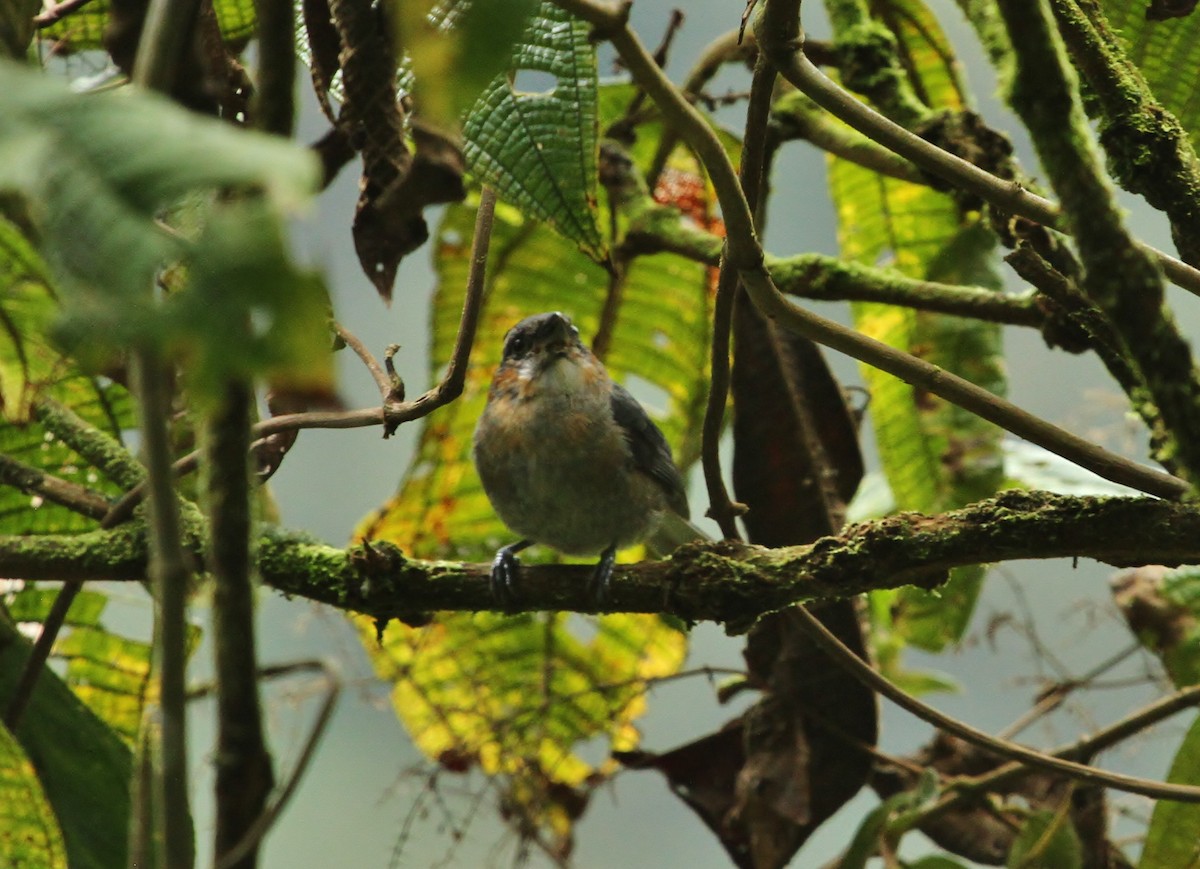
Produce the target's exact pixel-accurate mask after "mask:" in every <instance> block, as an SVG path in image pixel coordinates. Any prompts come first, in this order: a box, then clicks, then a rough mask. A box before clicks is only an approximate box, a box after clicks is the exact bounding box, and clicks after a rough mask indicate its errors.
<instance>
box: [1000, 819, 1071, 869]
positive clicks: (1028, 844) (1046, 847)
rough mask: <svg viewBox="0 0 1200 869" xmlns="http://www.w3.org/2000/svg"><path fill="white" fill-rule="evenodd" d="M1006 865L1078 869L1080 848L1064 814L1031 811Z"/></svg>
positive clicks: (1024, 868) (1011, 868)
mask: <svg viewBox="0 0 1200 869" xmlns="http://www.w3.org/2000/svg"><path fill="white" fill-rule="evenodd" d="M1005 865H1006V866H1007V867H1008V869H1080V867H1082V865H1083V848H1082V846H1081V845H1080V844H1079V836H1078V835H1076V833H1075V827H1074V826H1073V825H1072V824H1071V821H1070V819H1069V818H1068V817H1067V815H1066V813H1057V814H1056V813H1054V812H1048V811H1036V812H1033V813H1031V814H1030V816H1029V818H1028V819H1027V820H1026V821H1025V824H1024V826H1022V827H1021V832H1019V833H1018V834H1017V838H1016V841H1014V842H1013V846H1012V849H1011V850H1010V851H1009V852H1008V862H1007V863H1005Z"/></svg>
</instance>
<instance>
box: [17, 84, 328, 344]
mask: <svg viewBox="0 0 1200 869" xmlns="http://www.w3.org/2000/svg"><path fill="white" fill-rule="evenodd" d="M0 117H3V118H4V120H5V123H4V126H3V128H0V188H3V189H7V190H10V191H16V192H19V193H22V194H24V195H25V197H26V198H27V200H28V201H29V205H30V210H31V212H32V214H33V217H34V219H35V221H36V222H37V223H38V225H39V228H40V231H41V237H42V245H43V250H44V253H45V254H46V257H47V260H48V261H49V262H50V264H51V266H52V268H53V269H54V271H55V273H56V276H57V277H58V279H59V289H60V291H61V292H62V300H63V304H64V308H65V310H66V313H67V314H68V315H69V316H70V317H71V322H73V323H74V325H75V330H74V334H75V335H76V336H77V337H79V336H80V335H81V333H82V335H83V336H85V337H86V338H87V339H88V340H87V341H86V343H84V344H83V345H81V348H79V349H83V350H90V353H89V356H90V357H91V359H92V360H93V361H99V360H101V359H103V358H104V353H105V352H115V351H116V350H119V349H124V348H125V347H127V346H128V344H129V343H130V342H133V341H140V342H144V341H147V340H151V339H154V338H156V337H158V335H159V328H160V325H161V324H160V323H159V321H158V320H157V319H156V317H155V316H154V314H155V306H154V305H153V304H152V298H151V293H150V288H151V280H152V278H153V276H154V275H155V273H156V272H157V270H159V269H160V268H162V267H163V266H165V265H166V264H168V263H170V262H173V261H175V260H179V259H186V258H187V255H188V254H195V253H197V251H199V252H201V253H202V252H203V249H202V248H203V243H204V242H205V241H206V240H207V239H205V237H203V236H202V237H201V240H200V241H196V242H193V241H190V240H189V239H187V238H184V237H182V236H179V235H173V234H171V233H170V232H168V231H167V230H166V229H165V228H164V227H162V226H161V225H160V224H159V223H158V217H159V215H160V213H161V212H162V210H163V209H164V208H166V207H168V206H172V205H174V204H176V203H178V202H179V201H180V200H181V199H182V198H183V197H184V196H185V195H188V194H195V193H196V192H200V191H203V192H210V191H215V190H220V189H226V188H229V187H234V186H236V187H244V188H250V189H253V190H259V191H261V192H262V194H263V196H264V197H265V198H266V200H267V201H268V202H269V203H270V205H271V206H272V207H273V208H274V209H276V210H279V211H283V210H288V209H294V208H296V207H298V206H299V205H300V204H302V203H303V202H305V201H307V200H308V198H309V197H310V196H311V195H312V194H313V193H314V192H315V191H316V189H317V182H318V178H319V168H318V166H317V162H316V160H315V158H314V157H313V155H312V154H310V153H308V152H307V151H306V150H305V149H303V148H301V147H299V146H298V145H295V144H294V143H290V142H286V141H284V140H280V139H275V138H272V137H269V136H264V135H260V134H256V133H253V132H249V131H245V130H237V129H234V128H233V127H230V126H229V125H228V124H224V123H222V122H220V121H217V120H214V119H209V118H203V117H200V116H198V115H196V114H194V113H191V112H188V111H186V110H184V109H182V108H179V107H178V106H175V105H173V104H172V103H170V102H169V101H168V100H166V99H164V98H162V97H159V96H157V95H155V94H151V93H145V92H141V91H133V90H130V91H125V92H121V93H102V94H94V95H89V96H82V95H79V94H75V93H72V92H71V91H69V90H68V89H67V88H66V87H65V86H64V85H62V84H61V83H59V82H57V81H55V80H53V79H52V78H51V77H49V76H46V75H43V74H39V73H34V72H30V71H28V70H26V69H23V68H21V67H18V66H15V65H13V64H8V63H5V64H2V65H0Z"/></svg>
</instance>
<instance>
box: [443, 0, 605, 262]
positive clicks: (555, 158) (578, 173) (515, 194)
mask: <svg viewBox="0 0 1200 869" xmlns="http://www.w3.org/2000/svg"><path fill="white" fill-rule="evenodd" d="M589 30H590V28H589V26H588V25H587V24H586V23H585V22H583V21H580V20H579V19H576V18H573V17H572V16H571V15H570V14H568V13H567V12H564V11H563V10H562V9H560V8H559V7H558V6H557V5H555V4H554V3H552V2H549V0H543V2H542V4H541V5H540V7H539V8H538V11H537V13H536V14H535V15H534V16H533V18H532V19H531V20H530V22H529V27H528V29H527V30H526V32H525V35H524V36H523V37H522V38H521V39H520V40H518V42H517V44H516V45H515V46H514V48H513V55H512V68H511V76H512V78H511V80H510V76H505V75H502V76H499V77H497V78H496V80H495V81H494V82H492V84H491V86H490V87H488V88H487V90H485V91H484V92H483V95H482V96H480V98H479V101H478V102H477V103H476V104H475V106H474V107H473V108H472V109H471V111H470V114H468V116H467V118H466V120H465V122H464V123H463V138H464V140H465V141H464V143H463V154H464V156H465V158H466V161H467V167H468V169H469V170H470V171H471V173H472V174H473V175H474V177H475V179H476V180H477V181H480V182H482V183H484V184H488V185H490V186H492V187H494V188H495V189H496V191H497V193H499V195H500V196H501V197H502V198H503V199H504V200H505V201H506V202H509V203H511V204H513V205H515V206H517V207H518V208H520V209H521V210H522V211H523V212H525V213H526V214H528V215H529V216H530V217H534V218H537V219H539V220H544V221H547V222H548V223H550V224H551V225H552V226H553V227H554V228H555V229H557V230H558V231H559V232H560V233H562V234H563V235H564V236H566V237H567V238H569V239H571V240H572V241H574V242H575V243H576V244H577V245H578V246H579V248H580V249H581V250H582V251H584V252H585V253H586V254H587V255H588V256H590V257H592V258H593V259H595V260H597V261H600V260H603V259H604V258H605V257H606V252H605V246H604V242H603V240H602V239H601V237H600V230H599V229H598V227H597V226H596V185H597V176H596V154H597V124H596V117H597V108H596V86H597V85H596V80H597V75H596V51H595V48H594V46H593V45H592V43H591V41H590V39H589ZM536 73H541V74H549V75H550V76H553V81H554V83H553V86H552V87H546V88H545V89H544V90H540V91H539V92H537V93H527V92H522V91H520V90H519V89H518V88H519V86H520V85H521V83H522V79H523V78H524V76H527V75H532V74H536ZM539 87H540V84H539Z"/></svg>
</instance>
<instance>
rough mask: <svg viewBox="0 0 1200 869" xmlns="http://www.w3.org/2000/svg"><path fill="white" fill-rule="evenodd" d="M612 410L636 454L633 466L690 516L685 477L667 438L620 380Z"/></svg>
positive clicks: (681, 511)
mask: <svg viewBox="0 0 1200 869" xmlns="http://www.w3.org/2000/svg"><path fill="white" fill-rule="evenodd" d="M612 412H613V418H614V419H615V420H616V421H617V425H619V426H621V428H622V430H623V431H624V432H625V440H626V441H627V442H628V443H629V449H630V451H631V452H632V453H633V463H634V466H635V467H636V468H637V469H638V470H639V471H642V472H643V473H645V474H648V475H649V476H650V477H651V478H652V479H653V480H655V481H656V482H657V483H658V484H659V485H660V486H662V489H663V492H664V493H665V494H666V496H667V503H668V504H670V505H671V509H672V510H674V511H675V512H676V513H678V514H679V515H680V516H683V517H684V518H687V515H688V503H687V494H686V493H685V492H684V490H683V477H682V476H680V474H679V469H678V468H677V467H675V461H674V459H672V458H671V448H670V447H669V446H668V445H667V439H666V438H665V437H663V433H662V432H661V431H659V429H658V426H656V425H655V424H654V422H653V420H651V419H650V417H649V416H647V415H646V411H645V409H644V408H643V407H642V406H641V405H640V404H638V400H637V399H636V398H634V397H633V396H632V395H630V394H629V390H627V389H626V388H625V387H623V386H621V385H620V384H618V383H614V384H613V387H612Z"/></svg>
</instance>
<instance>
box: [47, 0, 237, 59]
mask: <svg viewBox="0 0 1200 869" xmlns="http://www.w3.org/2000/svg"><path fill="white" fill-rule="evenodd" d="M109 8H110V0H92V2H90V3H88V4H87V5H86V6H83V7H82V8H80V9H79V10H78V11H76V12H73V13H71V14H70V15H69V16H67V17H66V18H63V19H62V20H60V21H58V22H56V23H54V24H52V25H51V26H49V27H47V28H45V29H44V30H41V31H39V32H38V36H39V38H41V39H43V40H46V41H48V42H52V43H54V44H55V50H56V52H58V53H60V54H69V53H72V52H77V51H93V50H96V49H102V48H104V42H103V37H104V29H105V28H106V27H108V17H109ZM213 11H214V12H216V14H217V24H218V25H219V26H220V28H221V35H222V36H223V37H224V38H225V41H226V42H232V43H238V42H244V41H245V40H248V39H250V38H251V37H252V36H253V35H254V31H255V28H256V27H257V26H258V19H257V16H256V14H255V10H254V0H213Z"/></svg>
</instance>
